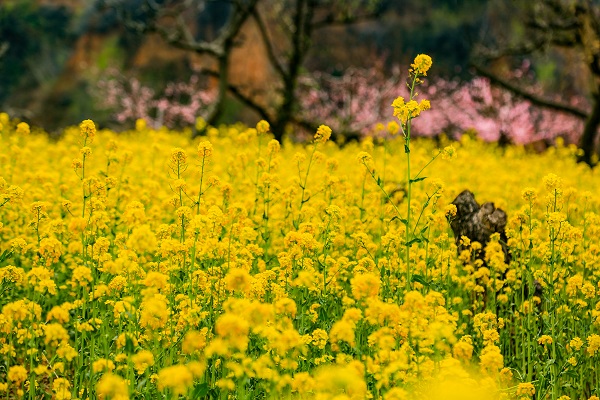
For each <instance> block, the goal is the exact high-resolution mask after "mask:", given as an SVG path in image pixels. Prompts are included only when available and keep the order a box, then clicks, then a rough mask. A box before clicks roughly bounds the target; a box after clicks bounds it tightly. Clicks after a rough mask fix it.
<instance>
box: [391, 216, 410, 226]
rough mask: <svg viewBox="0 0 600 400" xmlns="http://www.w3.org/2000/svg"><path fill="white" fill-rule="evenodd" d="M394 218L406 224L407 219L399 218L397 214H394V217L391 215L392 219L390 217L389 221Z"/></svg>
mask: <svg viewBox="0 0 600 400" xmlns="http://www.w3.org/2000/svg"><path fill="white" fill-rule="evenodd" d="M395 219H397V220H399V221H400V222H402V223H403V224H404V226H407V225H408V221H407V220H405V219H404V218H400V217H399V216H397V215H396V216H395V217H392V219H390V222H392V221H393V220H395Z"/></svg>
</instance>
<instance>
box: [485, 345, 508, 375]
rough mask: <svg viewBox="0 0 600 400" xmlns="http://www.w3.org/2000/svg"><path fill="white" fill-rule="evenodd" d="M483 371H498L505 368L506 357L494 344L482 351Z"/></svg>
mask: <svg viewBox="0 0 600 400" xmlns="http://www.w3.org/2000/svg"><path fill="white" fill-rule="evenodd" d="M479 363H480V365H481V367H482V369H485V370H488V371H498V370H500V369H501V368H502V367H503V366H504V357H503V356H502V353H501V352H500V348H499V347H498V346H496V345H493V344H488V345H487V346H486V347H484V348H483V350H482V351H481V357H480V361H479Z"/></svg>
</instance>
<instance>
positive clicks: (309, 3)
mask: <svg viewBox="0 0 600 400" xmlns="http://www.w3.org/2000/svg"><path fill="white" fill-rule="evenodd" d="M211 3H212V6H214V4H219V3H220V4H222V5H225V6H226V8H225V9H226V11H227V9H228V12H227V14H228V19H227V22H226V23H225V24H224V25H223V26H222V27H221V28H220V29H219V32H218V34H217V36H216V38H214V39H212V40H206V39H204V38H202V35H201V34H200V33H199V32H201V30H202V27H198V26H197V27H196V32H194V31H193V29H192V27H193V25H194V24H193V23H191V22H192V21H191V19H195V20H196V21H198V20H199V19H198V18H197V14H198V13H199V12H202V11H204V10H205V7H206V6H207V5H208V4H211ZM377 3H378V2H377V1H374V0H354V1H351V2H348V1H342V0H285V1H277V0H263V1H259V0H235V1H221V2H208V1H187V0H171V1H164V2H158V1H154V0H146V1H144V5H143V7H142V10H143V11H142V13H141V14H140V13H138V14H135V13H132V12H128V11H127V10H128V9H127V7H126V5H127V4H128V2H127V1H118V0H116V1H107V2H106V3H105V4H106V5H108V6H109V7H111V8H114V9H116V10H118V12H119V14H120V15H121V18H122V20H123V21H124V22H125V24H126V25H127V26H128V27H130V28H133V29H135V30H136V31H138V32H144V33H158V34H159V35H160V36H161V37H162V38H163V39H164V40H165V41H166V42H167V43H169V44H170V45H172V46H175V47H178V48H180V49H184V50H189V51H193V52H195V53H197V54H206V55H208V56H211V57H213V58H214V59H215V60H216V61H217V68H216V69H214V68H210V67H207V68H204V69H203V72H205V73H208V74H209V75H212V76H214V77H215V78H217V80H218V91H217V93H218V94H217V96H216V98H215V101H214V103H213V107H212V110H211V111H210V112H209V113H208V116H207V123H208V124H214V123H215V122H216V121H218V119H219V117H220V116H221V112H222V110H223V107H224V102H225V99H226V97H225V94H226V92H230V93H231V94H232V95H233V96H234V97H236V98H237V99H238V100H239V101H241V102H242V103H243V104H244V105H246V106H248V107H250V108H251V109H252V110H254V111H255V112H256V113H257V114H258V115H259V116H260V117H261V118H263V119H265V120H267V121H268V122H269V123H270V124H271V127H272V131H273V132H274V134H275V136H276V137H277V138H279V139H281V137H282V136H283V134H284V133H285V131H286V127H287V126H288V125H289V124H290V123H293V124H296V125H300V126H302V127H304V128H307V129H309V130H314V129H315V128H316V127H317V126H318V125H319V122H318V121H307V120H301V119H299V118H298V117H297V111H298V105H299V103H298V100H297V87H298V79H299V78H300V76H301V73H302V72H303V67H304V62H305V60H306V57H307V55H308V53H309V51H310V50H311V48H312V44H313V35H314V34H315V32H316V31H318V30H320V29H323V28H325V27H327V26H331V25H334V24H353V23H357V22H359V21H364V20H366V19H371V18H375V17H376V16H377V15H378V13H377ZM221 11H223V10H221ZM249 19H252V21H253V22H254V23H255V24H256V27H257V28H258V31H259V33H260V38H261V41H262V42H263V46H264V48H265V50H266V54H267V60H268V62H269V64H270V67H271V68H272V70H273V71H275V75H276V78H277V79H276V81H275V82H274V83H273V85H272V86H271V87H270V88H264V89H263V88H255V87H248V86H244V85H239V84H233V83H232V82H231V80H230V79H229V69H230V56H231V52H232V50H233V49H234V47H235V46H236V45H238V44H240V43H241V42H242V41H243V40H244V37H243V34H241V30H242V26H243V25H244V24H245V23H247V22H248V20H249ZM200 20H201V19H200Z"/></svg>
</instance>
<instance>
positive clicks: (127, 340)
mask: <svg viewBox="0 0 600 400" xmlns="http://www.w3.org/2000/svg"><path fill="white" fill-rule="evenodd" d="M134 348H135V346H134V345H133V340H132V339H131V338H130V337H129V336H128V335H127V336H125V352H126V353H128V354H131V353H133V351H134Z"/></svg>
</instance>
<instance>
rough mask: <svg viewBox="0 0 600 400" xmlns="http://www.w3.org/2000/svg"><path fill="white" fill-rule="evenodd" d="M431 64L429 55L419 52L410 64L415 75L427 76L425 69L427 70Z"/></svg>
mask: <svg viewBox="0 0 600 400" xmlns="http://www.w3.org/2000/svg"><path fill="white" fill-rule="evenodd" d="M432 64H433V61H432V60H431V57H429V56H428V55H427V54H419V55H418V56H416V57H415V60H414V61H413V63H412V64H411V65H410V66H411V67H412V70H413V72H414V73H415V74H416V75H424V76H427V71H429V68H431V65H432Z"/></svg>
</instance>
